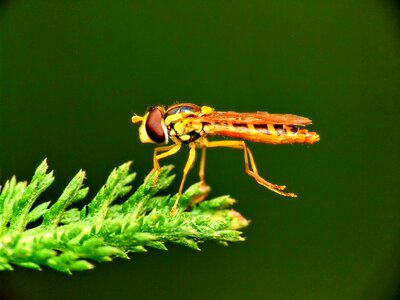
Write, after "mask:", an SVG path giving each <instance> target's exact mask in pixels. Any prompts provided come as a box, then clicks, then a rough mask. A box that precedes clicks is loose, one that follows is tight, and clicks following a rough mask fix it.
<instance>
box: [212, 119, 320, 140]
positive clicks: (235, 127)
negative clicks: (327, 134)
mask: <svg viewBox="0 0 400 300" xmlns="http://www.w3.org/2000/svg"><path fill="white" fill-rule="evenodd" d="M209 128H210V131H209V134H210V135H221V136H227V137H233V138H238V139H243V140H247V141H250V142H255V143H264V144H294V143H300V144H301V143H307V144H313V143H315V142H318V141H319V135H318V134H317V133H316V132H310V131H308V130H307V129H305V128H301V127H298V126H289V125H279V124H262V125H253V124H233V123H232V124H215V123H214V124H210V125H209Z"/></svg>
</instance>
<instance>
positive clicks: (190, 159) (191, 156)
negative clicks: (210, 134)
mask: <svg viewBox="0 0 400 300" xmlns="http://www.w3.org/2000/svg"><path fill="white" fill-rule="evenodd" d="M195 159H196V146H195V144H193V143H190V144H189V157H188V160H187V161H186V165H185V167H184V168H183V176H182V181H181V185H180V186H179V191H178V195H177V196H176V199H175V203H174V206H173V207H172V209H171V212H170V215H171V216H173V215H174V214H175V211H176V208H177V206H178V203H179V198H180V197H181V195H182V190H183V186H184V184H185V180H186V176H187V174H188V173H189V171H190V169H191V168H192V167H193V163H194V161H195Z"/></svg>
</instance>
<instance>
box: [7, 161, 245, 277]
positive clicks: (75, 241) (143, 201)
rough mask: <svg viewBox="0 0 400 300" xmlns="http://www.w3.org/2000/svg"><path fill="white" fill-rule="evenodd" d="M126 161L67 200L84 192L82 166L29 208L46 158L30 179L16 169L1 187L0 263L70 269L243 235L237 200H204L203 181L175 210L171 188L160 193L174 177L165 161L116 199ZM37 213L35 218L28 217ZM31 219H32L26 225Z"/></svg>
mask: <svg viewBox="0 0 400 300" xmlns="http://www.w3.org/2000/svg"><path fill="white" fill-rule="evenodd" d="M129 166H130V163H125V164H123V165H121V166H119V167H118V168H116V169H114V170H113V171H112V172H111V174H110V175H109V177H108V179H107V182H106V183H105V185H104V186H103V187H102V188H101V189H100V191H99V192H98V193H97V195H96V196H95V197H94V198H93V199H92V200H91V201H90V203H89V204H88V205H85V206H84V207H83V208H82V209H78V208H69V207H70V206H71V205H72V204H74V203H75V202H77V201H80V200H82V199H84V198H85V197H86V195H87V193H88V188H87V187H83V180H84V178H85V172H83V171H79V172H78V173H77V174H76V176H75V177H74V178H73V179H72V180H71V181H70V183H69V184H68V185H67V187H66V188H65V189H64V191H63V193H62V194H61V196H60V197H59V198H58V200H57V201H56V202H55V203H54V204H53V205H52V206H50V207H49V204H50V201H49V202H44V203H41V204H39V205H37V206H36V207H35V208H33V209H32V206H33V204H34V202H35V201H36V199H37V198H38V197H39V196H40V194H41V193H42V192H43V191H44V190H45V189H47V188H48V187H49V186H50V185H51V184H52V182H53V181H54V176H53V172H49V173H48V172H47V162H46V160H45V161H43V162H42V163H41V164H40V166H39V167H38V168H37V169H36V172H35V174H34V176H33V178H32V180H31V182H30V183H29V184H27V182H17V180H16V178H15V177H13V178H12V179H11V180H9V181H7V182H6V183H5V185H4V187H3V189H2V190H1V193H0V270H12V269H13V267H12V265H18V266H21V267H27V268H31V269H36V270H40V268H41V266H48V267H51V268H54V269H56V270H58V271H62V272H66V273H71V272H72V271H82V270H87V269H91V268H93V264H92V263H91V262H89V261H92V262H103V261H110V260H111V259H112V258H114V257H121V258H128V253H129V252H144V251H146V247H153V248H157V249H161V250H166V249H167V248H166V246H165V243H167V242H169V243H178V244H182V245H184V246H188V247H190V248H193V249H196V250H199V247H198V243H200V242H203V241H206V240H215V241H218V242H220V243H222V244H227V242H234V241H242V240H243V237H242V236H241V232H240V231H238V230H239V229H241V228H243V227H245V226H247V225H248V221H247V220H246V219H245V218H243V217H242V216H241V215H240V214H239V213H238V212H236V211H234V210H232V209H231V208H230V207H231V205H232V204H233V203H234V200H233V199H232V198H230V197H229V196H221V197H217V198H214V199H211V200H204V201H201V200H203V198H205V196H206V194H207V192H208V188H206V187H202V186H201V185H200V184H199V183H197V184H194V185H192V186H191V187H189V188H188V189H187V190H186V191H185V192H184V193H183V194H182V196H181V198H180V202H179V207H178V209H177V211H176V213H175V215H174V216H170V210H171V207H172V205H173V203H174V200H175V197H176V195H175V196H169V195H162V196H160V195H158V193H159V192H160V191H162V190H164V189H166V188H167V187H168V186H169V185H170V184H171V182H172V181H173V179H174V177H175V176H174V175H171V170H172V166H166V167H163V168H162V170H161V174H160V176H159V178H158V181H157V184H156V186H153V184H152V176H149V177H148V178H147V179H146V180H145V182H144V183H143V184H142V185H141V186H140V187H139V188H138V189H137V190H136V192H134V193H133V194H132V195H131V196H130V197H128V199H127V200H126V201H124V202H123V203H122V204H114V203H113V202H114V200H116V199H117V198H119V197H122V196H125V195H127V194H128V193H129V192H130V190H131V186H130V183H131V182H132V181H133V179H134V178H135V174H134V173H130V172H129ZM40 218H42V219H41V220H42V221H41V223H40V224H39V225H36V226H33V227H32V228H27V225H28V224H30V223H32V222H36V223H35V224H37V223H39V222H38V220H39V219H40ZM30 226H32V225H30Z"/></svg>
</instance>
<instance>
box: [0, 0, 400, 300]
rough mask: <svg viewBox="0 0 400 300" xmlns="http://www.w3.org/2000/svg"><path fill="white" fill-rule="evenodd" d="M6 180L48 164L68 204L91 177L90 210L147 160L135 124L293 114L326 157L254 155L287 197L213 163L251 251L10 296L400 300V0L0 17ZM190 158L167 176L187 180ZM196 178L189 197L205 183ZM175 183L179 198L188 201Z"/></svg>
mask: <svg viewBox="0 0 400 300" xmlns="http://www.w3.org/2000/svg"><path fill="white" fill-rule="evenodd" d="M0 5H1V6H0V88H1V90H0V93H1V94H0V182H1V183H4V182H5V181H6V179H7V178H9V177H11V176H12V175H13V174H17V176H18V178H19V179H29V178H30V177H31V175H32V174H33V171H34V169H35V167H36V166H37V165H38V164H39V162H40V161H41V160H42V159H43V158H44V157H48V159H49V164H50V167H51V169H54V170H55V175H56V182H55V184H54V185H53V186H52V187H51V188H50V189H49V191H47V192H46V193H45V195H44V196H45V197H43V198H42V200H43V199H55V198H56V197H57V196H58V195H59V194H60V192H61V191H62V188H63V186H65V185H66V183H67V182H68V181H69V179H70V178H71V177H72V176H73V175H74V174H75V173H76V172H77V171H78V170H79V169H80V168H83V169H85V170H87V173H88V179H87V184H88V185H89V186H90V187H91V194H90V195H91V196H93V195H94V194H95V191H96V190H97V189H98V188H99V187H100V186H101V184H102V183H103V182H104V181H105V178H106V176H107V175H108V173H109V172H110V171H111V169H112V168H113V167H114V166H116V165H118V164H121V163H122V162H125V161H128V160H134V165H133V168H134V170H135V171H137V173H138V177H137V179H136V181H135V187H136V186H138V185H139V184H140V182H141V181H142V179H143V178H144V176H145V175H146V174H147V172H148V171H149V170H150V169H151V160H152V149H153V146H152V145H143V144H140V142H139V140H138V134H137V126H134V125H132V124H130V117H131V115H132V113H133V112H136V113H139V114H142V113H143V112H144V111H145V109H146V108H147V107H148V106H150V105H152V104H156V103H161V104H165V105H170V104H172V103H174V102H175V101H185V102H193V103H197V104H200V105H201V104H205V105H210V106H213V107H215V108H216V109H218V110H236V111H257V110H267V111H270V112H275V113H294V114H299V115H304V116H307V117H310V118H311V119H312V120H313V122H314V124H313V125H312V127H311V128H312V129H314V130H316V131H318V132H319V133H320V135H321V141H320V143H318V144H316V145H312V146H305V145H290V146H271V145H262V144H251V148H252V150H253V154H254V155H255V159H256V162H257V163H258V168H259V170H260V173H261V174H262V175H264V176H265V177H266V178H267V179H269V180H270V181H272V182H276V183H280V184H286V185H287V186H288V190H289V191H292V192H296V193H298V194H299V195H300V197H299V198H298V199H297V200H292V199H286V198H283V197H281V196H279V195H276V194H274V193H272V192H270V191H268V190H266V189H264V188H263V187H261V186H260V185H258V184H257V183H256V182H254V181H253V180H252V179H251V178H250V177H248V176H246V174H245V173H244V172H243V163H242V153H241V152H239V151H235V150H230V149H211V150H210V151H209V152H208V160H207V169H206V171H207V173H206V179H207V182H208V183H209V184H210V185H211V186H212V196H216V195H221V194H230V195H232V196H233V197H234V198H236V199H238V204H237V205H236V209H237V210H239V211H240V212H242V213H243V214H244V215H245V216H246V217H248V218H249V219H251V220H252V223H251V225H250V226H249V227H248V229H246V230H245V235H246V237H247V240H246V242H243V243H236V244H232V245H230V246H229V247H222V246H219V245H216V244H214V243H206V244H203V245H202V249H203V251H202V252H196V251H193V250H190V249H185V248H182V247H179V246H174V245H169V248H170V251H168V252H161V251H157V250H150V251H149V253H147V254H137V255H131V258H132V259H131V260H129V261H125V260H119V259H118V260H116V261H114V262H112V263H104V264H98V265H97V266H96V268H95V269H94V270H92V271H88V272H83V273H76V274H74V275H73V276H67V275H64V274H61V273H57V272H55V271H52V270H49V269H45V270H44V271H43V272H35V271H29V270H24V269H21V268H16V270H15V271H14V272H4V273H1V274H0V298H1V296H3V297H6V299H55V298H57V299H70V298H71V297H74V298H76V299H90V298H95V297H96V298H98V299H109V298H114V299H120V298H123V297H126V298H128V297H130V298H135V299H151V298H154V299H156V298H158V299H166V298H174V299H188V298H189V297H190V298H192V299H206V298H208V299H217V298H219V299H231V298H232V299H261V298H263V299H393V298H395V297H396V295H397V293H398V292H399V286H398V285H397V284H398V282H399V277H400V264H399V250H400V217H399V215H400V214H399V212H400V197H399V196H400V195H399V183H400V180H399V170H400V168H399V167H400V166H399V136H400V135H399V112H400V110H399V101H400V35H399V32H400V30H399V14H398V10H397V9H398V7H397V6H395V4H394V2H391V1H372V0H368V1H367V0H365V1H351V0H346V1H344V0H343V1H311V0H310V1H278V0H276V1H99V0H98V1H54V0H52V1H50V0H49V1H8V2H2V4H0ZM186 155H187V151H186V149H185V150H184V151H182V152H181V153H180V154H178V155H176V156H174V157H173V158H171V159H167V160H166V161H165V163H173V164H175V165H176V166H177V172H179V173H180V172H181V168H182V166H183V163H184V161H185V159H186ZM197 167H198V165H196V167H195V170H194V171H193V172H192V173H193V174H191V176H190V178H189V182H195V181H196V180H197V174H196V173H197ZM177 185H178V184H177V183H175V186H174V188H173V189H172V190H171V192H174V191H175V190H176V188H177Z"/></svg>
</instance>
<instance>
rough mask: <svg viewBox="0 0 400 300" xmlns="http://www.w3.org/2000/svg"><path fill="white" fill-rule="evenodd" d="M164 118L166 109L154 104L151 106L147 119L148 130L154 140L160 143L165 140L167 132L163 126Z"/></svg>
mask: <svg viewBox="0 0 400 300" xmlns="http://www.w3.org/2000/svg"><path fill="white" fill-rule="evenodd" d="M163 118H164V111H163V110H161V108H160V107H158V106H154V107H152V108H150V110H149V114H148V115H147V120H146V132H147V135H148V136H149V137H150V138H151V139H152V140H153V142H155V143H158V144H160V143H164V142H165V132H164V128H163V126H162V120H163Z"/></svg>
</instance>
